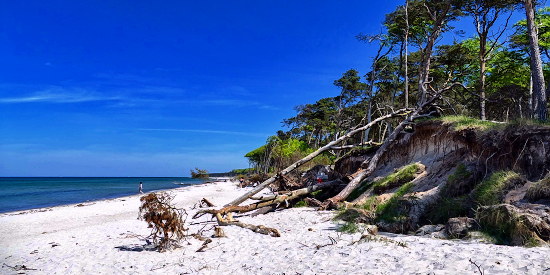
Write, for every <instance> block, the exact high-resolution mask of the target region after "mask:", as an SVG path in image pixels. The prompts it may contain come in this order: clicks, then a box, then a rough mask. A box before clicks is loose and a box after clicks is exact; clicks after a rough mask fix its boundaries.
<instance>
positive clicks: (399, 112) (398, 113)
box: [226, 109, 409, 206]
mask: <svg viewBox="0 0 550 275" xmlns="http://www.w3.org/2000/svg"><path fill="white" fill-rule="evenodd" d="M408 111H409V109H399V110H397V111H395V112H393V113H391V114H388V115H385V116H381V117H379V118H377V119H375V120H373V121H371V122H370V123H368V124H366V125H364V126H362V127H359V128H355V129H353V130H351V131H349V132H348V133H347V134H345V135H343V136H341V137H340V138H338V139H336V140H334V141H331V142H329V143H328V144H327V145H325V146H323V147H321V148H319V149H317V150H316V151H315V152H313V153H311V154H309V155H307V156H306V157H305V158H303V159H300V160H298V161H296V162H295V163H293V164H292V165H290V166H288V167H287V168H285V169H284V170H282V171H281V172H279V173H277V174H276V175H274V176H272V177H270V178H269V179H267V180H265V181H264V182H262V183H261V184H259V185H258V186H257V187H256V188H254V189H252V190H250V191H248V192H247V193H246V194H244V195H242V196H240V197H239V198H237V199H235V200H233V201H232V202H230V203H228V204H227V205H226V206H229V205H234V206H235V205H239V204H241V203H242V202H243V201H245V200H247V199H248V198H250V197H252V196H254V195H255V194H257V193H258V192H260V191H262V190H263V189H264V188H266V187H267V186H269V185H270V184H272V183H274V182H275V181H276V180H277V178H278V177H279V176H284V175H286V174H288V173H290V172H292V171H294V169H296V168H298V167H300V166H301V165H303V164H304V163H307V162H308V161H310V160H312V159H313V158H314V157H316V156H318V155H319V154H321V153H323V152H325V151H327V150H330V149H331V148H333V147H334V146H335V145H337V144H339V143H341V142H342V141H344V140H346V139H348V138H350V137H351V136H353V135H354V134H356V133H359V132H361V131H364V130H366V129H369V128H371V127H372V126H373V125H375V124H376V123H378V122H380V121H383V120H385V119H388V118H392V117H397V116H402V115H404V114H406V113H407V112H408Z"/></svg>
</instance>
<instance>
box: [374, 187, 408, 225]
mask: <svg viewBox="0 0 550 275" xmlns="http://www.w3.org/2000/svg"><path fill="white" fill-rule="evenodd" d="M412 187H413V183H412V182H409V183H406V184H404V185H403V186H401V187H399V189H397V191H396V192H395V193H394V194H393V196H392V197H391V198H390V199H389V200H387V201H385V202H383V203H381V204H379V205H378V206H377V207H376V214H377V219H378V220H384V221H388V222H396V221H398V220H400V219H401V218H403V213H401V211H400V208H399V201H400V200H401V198H403V196H404V195H405V194H406V193H408V192H409V191H410V190H411V189H412Z"/></svg>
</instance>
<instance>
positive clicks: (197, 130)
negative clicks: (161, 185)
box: [138, 128, 270, 137]
mask: <svg viewBox="0 0 550 275" xmlns="http://www.w3.org/2000/svg"><path fill="white" fill-rule="evenodd" d="M138 130H139V131H157V132H186V133H199V134H220V135H239V136H251V137H267V136H269V135H270V134H265V133H250V132H237V131H223V130H200V129H174V128H141V129H138Z"/></svg>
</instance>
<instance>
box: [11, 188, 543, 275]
mask: <svg viewBox="0 0 550 275" xmlns="http://www.w3.org/2000/svg"><path fill="white" fill-rule="evenodd" d="M245 191H246V189H239V188H237V187H236V186H235V184H233V183H231V182H219V183H210V184H205V185H199V186H191V187H184V188H180V189H176V190H174V191H173V192H174V193H175V194H176V198H175V202H176V205H177V206H178V207H183V208H186V209H187V211H188V213H189V218H188V220H187V222H188V223H196V222H201V221H202V222H206V221H207V220H208V219H207V218H206V217H205V218H203V219H201V220H191V218H190V217H191V216H192V215H193V214H194V213H195V211H196V209H195V210H193V209H191V208H192V207H193V206H194V205H195V204H196V203H198V202H199V200H200V199H201V198H203V197H204V198H207V199H208V200H210V201H211V202H213V203H214V204H216V205H218V206H221V205H223V204H225V203H227V202H229V201H231V200H232V199H234V198H236V197H237V196H238V195H239V194H242V193H243V192H245ZM138 208H139V196H131V197H124V198H118V199H112V200H106V201H98V202H94V203H86V204H84V205H80V206H78V205H69V206H62V207H53V208H46V209H39V210H30V211H23V212H13V213H6V214H0V225H1V226H0V262H1V267H0V273H1V274H17V273H18V272H25V273H26V274H97V273H103V274H136V273H137V274H151V273H166V274H283V273H285V274H475V273H476V272H477V273H478V274H479V271H478V267H477V266H476V265H474V264H473V263H471V262H470V259H471V260H472V261H473V262H474V263H475V264H477V265H478V266H480V268H481V269H482V270H483V271H484V272H485V274H550V249H549V248H522V247H507V246H497V245H491V244H483V243H468V242H464V241H448V240H437V239H431V238H429V237H415V236H404V235H391V234H381V236H383V237H385V238H388V241H373V240H371V241H362V242H356V241H357V240H359V238H360V237H361V234H360V233H357V234H342V233H339V232H337V231H336V229H337V227H338V225H337V224H335V223H334V222H333V221H332V217H333V213H331V212H323V211H321V212H318V211H315V210H313V209H311V208H296V209H287V210H284V211H278V212H275V213H269V214H267V215H260V216H256V217H250V216H243V217H238V218H239V219H240V220H241V221H244V222H248V223H253V224H263V225H266V226H270V227H275V228H277V229H279V231H280V232H281V234H282V236H281V237H279V238H275V237H270V236H266V235H261V234H257V233H254V232H252V231H250V230H246V229H243V228H239V227H234V226H231V227H224V231H225V233H226V234H227V237H226V238H213V242H212V243H211V244H209V246H208V248H207V249H206V250H205V251H204V252H195V251H196V250H197V249H198V248H199V247H200V246H201V244H202V242H200V241H198V240H195V239H189V241H188V242H186V241H183V242H182V247H181V248H179V249H176V250H173V251H168V252H165V253H158V252H156V251H150V250H149V249H148V248H149V247H148V246H147V245H146V243H145V241H144V240H143V237H144V236H147V235H148V234H149V232H150V231H149V229H148V228H147V226H146V223H145V222H144V221H140V220H137V215H138ZM205 225H206V228H208V227H211V226H212V225H214V222H211V223H200V224H194V225H190V226H189V227H190V232H191V233H193V232H196V231H197V230H199V229H200V228H203V227H204V226H205ZM23 266H24V268H23ZM24 269H26V270H24Z"/></svg>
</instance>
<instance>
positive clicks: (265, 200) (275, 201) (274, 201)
mask: <svg viewBox="0 0 550 275" xmlns="http://www.w3.org/2000/svg"><path fill="white" fill-rule="evenodd" d="M340 184H344V182H343V181H341V180H333V181H327V182H323V183H319V184H316V185H312V186H308V187H305V188H302V189H297V190H294V191H290V192H287V193H284V194H280V195H270V196H263V197H258V198H256V199H258V200H259V201H258V202H254V203H251V204H249V205H243V206H240V205H229V206H226V207H224V208H222V209H220V210H215V209H203V210H200V211H198V212H197V213H196V214H195V215H194V216H193V218H194V219H195V218H198V217H200V216H202V215H204V214H212V215H218V214H219V215H222V216H225V215H228V214H229V213H245V212H250V211H253V210H256V209H258V208H262V207H266V206H271V205H279V204H281V203H285V202H286V201H290V200H293V199H296V198H299V197H301V196H304V195H307V194H310V193H312V192H315V191H317V190H323V189H327V188H330V187H333V186H337V185H340Z"/></svg>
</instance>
